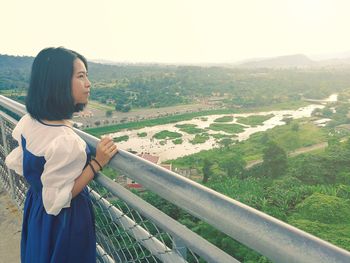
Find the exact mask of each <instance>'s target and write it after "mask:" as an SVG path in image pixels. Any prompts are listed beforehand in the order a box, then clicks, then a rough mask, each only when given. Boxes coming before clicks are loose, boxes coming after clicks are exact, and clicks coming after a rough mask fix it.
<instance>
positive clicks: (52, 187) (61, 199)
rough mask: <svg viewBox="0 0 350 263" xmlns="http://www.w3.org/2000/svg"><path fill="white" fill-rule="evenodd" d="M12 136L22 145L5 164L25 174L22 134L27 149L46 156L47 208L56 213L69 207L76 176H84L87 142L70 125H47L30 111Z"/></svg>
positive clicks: (7, 158)
mask: <svg viewBox="0 0 350 263" xmlns="http://www.w3.org/2000/svg"><path fill="white" fill-rule="evenodd" d="M12 136H13V138H14V139H15V140H16V141H18V144H19V146H18V147H17V148H15V149H14V150H13V151H12V152H11V153H10V154H9V155H8V156H7V157H6V161H5V162H6V165H7V166H8V167H9V168H10V169H12V170H15V171H16V173H18V174H20V175H23V174H25V169H26V167H23V150H22V142H21V137H22V136H23V138H24V139H25V141H26V149H27V151H29V152H30V153H31V154H32V155H34V156H35V157H37V158H40V157H44V159H45V164H44V167H43V173H42V175H41V177H40V179H41V182H42V185H43V188H42V199H43V206H44V208H45V211H46V212H47V213H48V214H52V215H57V214H59V212H60V211H61V209H62V208H65V207H70V202H71V199H72V189H73V186H74V182H75V179H76V178H77V177H79V175H81V173H82V171H83V169H84V166H85V163H86V160H87V155H86V143H85V141H84V140H82V139H81V138H80V137H79V136H78V135H77V134H76V133H75V132H74V131H73V129H71V128H70V127H68V126H64V125H46V124H43V123H41V122H38V121H37V120H34V119H32V118H31V117H30V115H29V114H26V115H25V116H23V117H22V118H21V120H20V121H19V122H18V124H17V126H16V127H15V129H14V130H13V132H12ZM35 157H34V158H35Z"/></svg>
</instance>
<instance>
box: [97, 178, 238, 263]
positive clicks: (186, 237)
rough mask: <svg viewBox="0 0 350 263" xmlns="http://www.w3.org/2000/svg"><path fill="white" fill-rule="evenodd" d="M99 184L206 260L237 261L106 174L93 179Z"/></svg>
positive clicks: (219, 261)
mask: <svg viewBox="0 0 350 263" xmlns="http://www.w3.org/2000/svg"><path fill="white" fill-rule="evenodd" d="M95 180H96V181H97V182H98V183H99V184H100V185H102V186H103V187H105V188H106V189H108V190H109V191H110V192H111V193H112V194H113V195H115V196H117V197H119V198H120V199H121V200H123V201H125V202H126V203H127V204H128V206H130V207H132V208H134V209H135V210H136V211H138V212H139V213H140V214H142V215H143V216H145V217H146V218H148V219H150V220H151V221H152V222H154V223H155V224H156V225H157V226H159V227H160V228H161V229H162V230H164V231H166V232H168V233H170V234H171V235H172V236H173V237H177V238H179V239H180V240H182V241H183V243H184V244H185V245H186V247H188V248H190V249H191V250H192V251H193V252H195V253H196V254H198V255H199V256H200V257H201V258H203V259H205V260H206V261H207V262H213V263H215V262H216V263H226V262H227V263H239V261H237V260H236V259H234V258H233V257H231V256H230V255H228V254H226V253H225V252H223V251H222V250H220V249H219V248H217V247H216V246H214V245H213V244H211V243H209V242H208V241H207V240H205V239H204V238H202V237H200V236H199V235H197V234H196V233H194V232H192V231H190V230H189V229H188V228H186V227H185V226H184V225H182V224H180V223H179V222H177V221H176V220H174V219H172V218H171V217H169V216H168V215H166V214H164V213H163V212H162V211H160V210H158V209H156V208H155V207H153V206H152V205H150V204H149V203H147V202H146V201H144V200H142V199H141V198H140V197H138V196H136V195H134V194H132V193H131V192H130V191H128V190H127V189H125V188H124V187H122V186H121V185H119V184H117V183H115V182H113V181H112V180H111V179H109V178H108V177H106V176H100V175H99V176H97V177H96V179H95Z"/></svg>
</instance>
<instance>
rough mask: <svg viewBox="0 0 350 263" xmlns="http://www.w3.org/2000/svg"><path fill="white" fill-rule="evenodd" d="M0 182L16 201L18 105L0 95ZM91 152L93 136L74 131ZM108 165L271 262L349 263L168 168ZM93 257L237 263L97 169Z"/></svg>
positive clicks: (20, 185)
mask: <svg viewBox="0 0 350 263" xmlns="http://www.w3.org/2000/svg"><path fill="white" fill-rule="evenodd" d="M0 113H1V115H0V117H1V120H0V121H1V126H0V128H1V134H2V136H1V138H0V143H1V145H0V154H1V163H0V172H1V174H0V182H2V184H3V185H4V186H5V188H6V189H8V190H9V192H10V193H11V195H12V197H13V198H14V199H15V200H16V201H17V203H18V204H19V205H20V204H21V203H22V202H23V199H24V194H25V190H26V183H25V181H24V180H23V178H22V177H20V176H18V175H16V174H15V173H13V171H10V170H8V169H7V168H6V166H5V165H4V158H5V156H6V155H7V153H8V152H9V151H10V150H11V149H13V148H14V147H15V145H16V144H15V142H14V141H13V139H12V137H11V130H12V129H13V127H14V125H15V124H16V122H17V121H16V120H15V119H14V118H13V117H10V116H9V115H17V116H19V117H20V116H22V115H23V114H25V108H24V106H23V105H21V104H19V103H17V102H14V101H12V100H10V99H8V98H6V97H4V96H0ZM76 132H77V134H78V135H79V136H81V138H83V139H84V140H85V141H86V143H87V144H88V145H89V147H90V148H91V150H92V151H93V152H94V149H95V146H96V144H97V142H98V139H97V138H95V137H93V136H91V135H89V134H86V133H84V132H82V131H80V130H76ZM109 166H110V167H112V168H114V169H117V170H119V171H121V172H122V173H123V174H125V175H127V176H128V177H130V178H132V179H133V180H135V181H137V182H138V183H140V184H142V185H143V187H145V188H146V189H148V190H149V191H152V192H153V193H156V194H157V195H159V196H160V197H162V198H164V199H165V200H167V201H169V202H171V203H173V204H175V205H177V206H178V207H180V208H182V209H184V210H186V211H187V212H188V213H190V214H191V215H193V216H195V217H197V218H198V219H200V220H203V221H205V222H206V223H208V224H210V225H211V226H213V227H214V228H216V229H217V230H219V231H221V232H222V233H225V234H226V235H228V236H230V237H232V238H233V239H235V240H237V241H239V242H241V243H243V244H245V245H246V246H248V247H250V248H251V249H253V250H255V251H257V252H259V253H261V254H262V255H264V256H266V257H268V258H269V259H270V260H272V261H273V262H321V263H322V262H344V263H345V262H350V253H349V252H348V251H346V250H343V249H341V248H338V247H336V246H334V245H332V244H330V243H328V242H325V241H323V240H321V239H319V238H316V237H314V236H312V235H310V234H308V233H305V232H303V231H301V230H299V229H297V228H295V227H292V226H290V225H288V224H286V223H283V222H281V221H279V220H277V219H275V218H273V217H271V216H268V215H266V214H264V213H262V212H259V211H257V210H255V209H253V208H251V207H248V206H246V205H244V204H242V203H240V202H238V201H235V200H233V199H231V198H228V197H226V196H224V195H222V194H220V193H217V192H215V191H213V190H211V189H209V188H206V187H204V186H202V185H200V184H198V183H195V182H193V181H191V180H189V179H187V178H184V177H182V176H180V175H178V174H176V173H173V172H171V171H168V170H166V169H164V168H162V167H159V166H157V165H154V164H152V163H150V162H148V161H146V160H144V159H142V158H140V157H138V156H136V155H133V154H131V153H129V152H126V151H123V150H120V151H119V153H118V154H117V155H116V156H115V157H114V158H113V159H112V160H111V162H110V164H109ZM90 195H91V197H92V199H93V203H94V209H95V215H96V235H97V243H98V244H97V252H98V261H99V262H220V263H224V262H238V261H237V260H236V259H234V258H233V256H230V255H228V254H227V253H225V252H224V251H222V250H221V249H220V248H218V247H215V246H214V245H213V244H211V243H209V242H208V241H206V240H205V239H203V238H202V237H200V236H199V235H197V234H196V233H194V232H192V231H190V230H189V229H187V228H186V227H185V226H184V225H181V224H180V223H179V222H177V221H175V220H174V219H172V218H170V217H169V216H167V215H166V214H164V213H163V212H161V211H160V210H158V209H157V208H155V207H153V206H152V205H150V204H149V203H147V202H146V201H144V200H143V199H141V198H140V197H139V196H137V195H135V194H133V193H132V192H130V191H129V190H127V189H125V188H124V187H123V186H121V185H119V184H118V183H116V182H114V181H113V180H111V179H109V178H108V177H106V176H104V175H103V174H100V175H99V176H97V177H96V179H95V180H94V182H93V183H91V184H90Z"/></svg>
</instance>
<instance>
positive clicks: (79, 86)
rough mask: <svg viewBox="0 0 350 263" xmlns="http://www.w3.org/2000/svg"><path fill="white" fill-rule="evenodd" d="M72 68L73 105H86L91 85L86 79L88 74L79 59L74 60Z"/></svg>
mask: <svg viewBox="0 0 350 263" xmlns="http://www.w3.org/2000/svg"><path fill="white" fill-rule="evenodd" d="M73 67H74V69H73V77H72V96H73V99H74V104H75V105H76V104H78V103H82V104H86V103H87V102H88V98H89V96H90V87H91V83H90V81H89V79H88V73H87V71H86V68H85V65H84V63H83V61H81V60H80V59H79V58H77V59H76V60H74V63H73Z"/></svg>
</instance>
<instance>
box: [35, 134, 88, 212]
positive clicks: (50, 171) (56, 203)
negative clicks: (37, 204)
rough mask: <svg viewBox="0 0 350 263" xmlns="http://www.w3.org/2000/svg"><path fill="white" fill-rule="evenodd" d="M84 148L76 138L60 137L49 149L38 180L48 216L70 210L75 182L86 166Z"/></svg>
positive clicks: (83, 143)
mask: <svg viewBox="0 0 350 263" xmlns="http://www.w3.org/2000/svg"><path fill="white" fill-rule="evenodd" d="M85 147H86V145H85V142H83V141H81V140H80V138H79V137H77V136H76V135H62V136H59V137H57V138H56V139H55V140H54V141H53V142H52V143H51V144H50V145H49V147H48V149H47V151H46V153H45V160H46V163H45V166H44V171H43V174H42V176H41V182H42V184H43V189H42V198H43V204H44V208H45V210H46V212H47V213H48V214H51V215H57V214H59V212H60V211H61V209H62V208H65V207H70V202H71V199H72V193H71V191H72V189H73V186H74V181H75V179H76V178H77V177H79V175H81V173H82V171H83V169H84V166H85V163H86V159H87V156H86V152H85Z"/></svg>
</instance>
